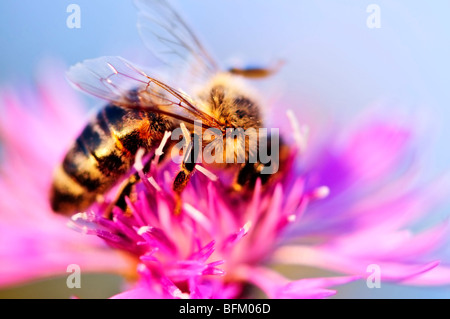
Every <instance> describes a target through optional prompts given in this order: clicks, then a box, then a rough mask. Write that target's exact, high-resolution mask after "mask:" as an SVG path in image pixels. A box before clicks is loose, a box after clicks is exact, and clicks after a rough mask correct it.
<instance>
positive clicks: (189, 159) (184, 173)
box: [172, 134, 200, 215]
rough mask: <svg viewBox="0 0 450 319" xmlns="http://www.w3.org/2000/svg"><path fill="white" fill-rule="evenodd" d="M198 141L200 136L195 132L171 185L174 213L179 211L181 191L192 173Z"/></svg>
mask: <svg viewBox="0 0 450 319" xmlns="http://www.w3.org/2000/svg"><path fill="white" fill-rule="evenodd" d="M199 141H200V137H199V136H198V135H197V134H193V138H192V140H191V143H190V144H189V145H188V147H187V149H186V154H185V156H184V158H183V162H182V163H181V170H180V171H179V172H178V174H177V176H176V177H175V180H174V182H173V185H172V189H173V191H174V192H175V209H174V213H175V215H179V214H180V213H181V206H182V201H181V193H182V192H183V190H184V189H185V187H186V185H187V184H188V182H189V180H190V178H191V176H192V175H193V174H194V170H195V164H196V161H197V158H198V154H199V151H200V149H199Z"/></svg>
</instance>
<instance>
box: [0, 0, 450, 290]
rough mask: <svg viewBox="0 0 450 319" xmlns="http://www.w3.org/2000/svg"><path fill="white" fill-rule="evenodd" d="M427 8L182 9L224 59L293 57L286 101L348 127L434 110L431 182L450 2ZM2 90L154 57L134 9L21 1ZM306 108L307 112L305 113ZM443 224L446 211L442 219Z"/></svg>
mask: <svg viewBox="0 0 450 319" xmlns="http://www.w3.org/2000/svg"><path fill="white" fill-rule="evenodd" d="M70 3H76V4H78V5H79V6H80V8H81V28H80V29H69V28H68V27H67V26H66V19H67V17H68V15H69V14H68V13H67V12H66V8H67V6H68V5H69V4H70ZM371 3H375V4H377V5H379V6H380V8H381V28H380V29H369V28H368V27H367V26H366V19H367V17H368V15H369V14H368V13H367V12H366V8H367V6H368V5H369V4H371ZM437 3H438V2H433V3H431V2H425V1H406V0H403V1H400V0H397V1H393V0H389V1H387V0H386V1H381V0H380V1H373V2H372V1H354V0H341V1H332V0H319V1H297V0H290V1H287V0H282V1H275V0H270V1H264V2H263V1H257V0H253V1H242V0H240V1H238V0H215V1H200V0H192V1H179V2H178V7H179V9H180V10H181V11H182V13H183V16H185V17H187V19H188V21H189V22H190V23H191V24H192V25H193V26H194V29H195V30H199V33H200V34H201V38H202V39H203V40H205V42H206V43H207V44H208V47H209V48H212V51H213V52H214V53H215V55H216V57H217V58H218V59H219V60H222V61H225V62H231V61H233V59H239V60H241V61H245V62H249V63H261V64H264V63H267V62H269V61H273V60H275V59H277V58H284V59H285V60H286V62H287V64H286V66H285V67H284V68H283V69H282V70H281V72H280V73H279V74H278V75H277V81H278V83H281V84H280V86H281V87H283V90H284V92H283V94H287V95H289V94H291V95H292V94H294V93H295V94H296V95H297V96H302V98H303V99H305V100H310V101H314V103H316V104H318V105H320V106H321V107H324V108H327V109H328V110H329V111H330V112H331V114H333V116H335V117H336V118H339V119H347V118H349V117H352V116H353V114H355V111H359V110H363V109H364V108H365V107H367V106H368V105H370V104H371V103H373V102H374V101H378V100H380V99H382V100H384V101H389V102H390V103H392V105H393V107H396V106H398V107H399V108H400V107H402V108H407V109H408V110H410V111H411V112H417V110H419V109H426V110H427V112H429V114H431V119H432V121H433V127H434V128H435V129H436V131H435V132H434V133H433V136H430V140H429V145H428V148H427V151H426V153H424V154H423V156H424V158H425V159H426V163H428V166H427V168H426V173H427V174H429V175H430V176H432V175H433V174H436V173H439V172H440V171H441V170H442V169H444V168H446V167H448V164H449V163H450V147H449V145H448V144H449V143H448V136H450V125H448V119H449V118H450V108H449V107H448V104H449V101H450V89H449V84H450V63H449V62H448V60H449V58H450V45H449V43H450V22H449V19H448V16H449V13H450V2H445V1H440V2H439V4H437ZM0 48H1V59H0V83H1V84H9V83H15V84H18V83H23V81H24V79H28V80H29V81H31V80H32V79H33V74H34V73H35V71H36V67H37V65H38V64H39V62H40V61H41V60H42V59H44V58H49V57H53V58H58V59H60V60H62V61H63V62H64V63H65V64H66V65H67V66H69V65H71V64H74V63H76V62H79V61H81V60H83V59H86V58H94V57H98V56H102V55H122V56H124V57H126V58H129V59H130V60H133V61H137V62H141V63H144V64H145V63H146V62H147V61H151V59H152V58H151V56H150V55H149V53H148V52H147V51H146V49H145V48H144V46H143V44H142V43H141V41H140V38H139V36H138V33H137V30H136V9H135V7H134V6H133V4H132V2H131V1H114V2H113V1H106V0H89V1H88V0H77V1H62V0H59V1H54V0H40V1H34V0H21V1H1V2H0ZM299 107H300V106H299ZM442 214H443V215H444V214H445V212H443V213H442ZM338 296H339V297H342V298H345V297H360V298H376V297H405V298H417V297H419V298H420V297H421V298H423V297H441V298H448V297H449V296H450V290H449V288H448V287H447V288H413V287H398V286H395V285H388V284H386V285H383V286H382V288H381V289H368V288H367V287H365V285H364V284H359V283H358V284H351V285H349V286H348V287H347V288H345V289H341V290H340V293H339V295H338Z"/></svg>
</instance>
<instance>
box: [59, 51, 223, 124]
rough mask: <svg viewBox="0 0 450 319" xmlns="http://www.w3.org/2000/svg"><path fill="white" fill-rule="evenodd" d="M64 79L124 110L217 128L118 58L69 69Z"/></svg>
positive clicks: (213, 121)
mask: <svg viewBox="0 0 450 319" xmlns="http://www.w3.org/2000/svg"><path fill="white" fill-rule="evenodd" d="M67 78H68V79H69V81H70V82H71V83H72V84H73V85H74V86H75V87H76V88H78V89H80V90H82V91H84V92H87V93H89V94H92V95H94V96H96V97H99V98H102V99H105V100H107V101H109V102H112V103H114V104H115V105H119V106H122V107H126V108H133V109H143V110H147V111H152V112H157V113H161V114H165V115H167V116H170V117H172V118H176V119H179V120H182V121H185V122H188V123H193V122H194V121H195V120H201V121H202V123H203V125H204V126H206V127H218V126H219V123H218V121H217V120H216V119H214V118H213V117H211V116H210V115H208V114H206V113H204V112H203V111H201V110H199V109H198V108H197V107H195V105H194V102H193V101H192V99H191V98H190V97H189V96H188V95H187V94H185V93H182V92H180V91H177V90H176V89H174V88H172V87H170V86H169V85H167V84H165V83H163V82H161V81H159V80H157V79H155V78H152V77H150V76H149V75H147V74H146V73H145V72H144V71H142V70H141V69H140V68H138V67H136V66H134V65H133V64H132V63H131V62H129V61H127V60H125V59H124V58H121V57H115V56H104V57H100V58H96V59H91V60H85V61H83V62H81V63H77V64H76V65H74V66H72V67H71V68H70V69H69V71H68V72H67Z"/></svg>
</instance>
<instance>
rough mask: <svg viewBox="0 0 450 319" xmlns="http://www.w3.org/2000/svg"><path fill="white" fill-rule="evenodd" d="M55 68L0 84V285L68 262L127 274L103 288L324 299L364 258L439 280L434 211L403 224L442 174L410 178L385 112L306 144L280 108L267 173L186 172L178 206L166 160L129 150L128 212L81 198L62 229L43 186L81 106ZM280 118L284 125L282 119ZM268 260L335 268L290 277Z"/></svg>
mask: <svg viewBox="0 0 450 319" xmlns="http://www.w3.org/2000/svg"><path fill="white" fill-rule="evenodd" d="M61 74H62V72H60V71H59V69H58V68H56V69H53V71H52V72H47V74H46V75H45V77H43V79H42V82H41V83H40V85H39V87H38V89H37V90H30V89H25V91H24V90H23V88H22V89H21V91H14V90H3V92H2V93H1V104H2V112H3V114H2V117H1V120H0V121H1V126H0V134H1V136H2V140H3V147H4V152H3V153H4V159H3V162H2V166H1V172H2V174H1V175H0V176H1V180H0V193H1V194H2V201H1V203H0V208H1V211H0V214H1V222H0V228H1V232H0V234H1V235H0V236H1V237H0V240H1V242H0V256H1V260H2V263H1V268H0V275H1V277H0V284H2V285H10V284H13V283H17V282H21V281H26V280H31V279H34V278H39V277H44V276H50V275H56V274H61V273H65V272H66V268H67V266H68V265H69V264H79V265H80V266H81V268H82V269H83V270H90V271H114V272H119V273H123V274H125V273H127V274H130V273H131V274H134V276H133V277H134V278H137V279H136V280H135V281H134V282H132V283H130V285H131V288H130V290H127V291H124V292H123V293H121V294H119V295H116V296H114V297H115V298H238V297H246V296H245V295H243V293H244V289H243V288H244V287H245V286H246V285H254V286H257V287H259V288H260V289H261V290H262V291H263V292H264V293H265V294H266V295H267V296H268V297H270V298H323V297H328V296H331V295H333V294H335V293H336V291H335V290H332V289H330V287H333V286H337V285H342V284H345V283H348V282H351V281H354V280H358V279H360V278H364V277H366V276H368V273H367V269H368V268H367V267H368V266H370V265H373V264H375V265H378V266H379V268H380V269H381V280H382V281H393V282H398V283H400V282H401V283H407V284H427V285H430V284H448V283H449V281H450V279H449V278H450V276H449V268H448V264H447V263H446V262H445V261H441V257H442V256H440V255H439V253H438V250H439V249H440V248H442V247H444V246H445V245H446V244H448V229H447V223H442V224H439V225H437V226H434V227H432V228H430V229H428V230H425V231H422V232H420V233H417V234H414V233H413V232H412V231H410V230H409V229H410V228H411V226H412V225H413V223H414V222H416V221H419V220H420V219H421V218H423V217H424V216H425V215H426V214H430V213H431V212H432V210H433V208H434V205H436V204H437V203H439V202H440V201H441V200H442V198H443V196H445V195H447V194H446V193H447V189H448V187H446V184H445V180H444V181H442V182H433V183H431V184H430V185H421V184H420V183H417V175H418V170H417V168H416V167H415V161H414V159H415V158H414V156H413V155H414V154H415V152H417V149H415V148H414V147H415V145H414V130H413V128H412V127H407V126H405V125H399V123H398V122H397V121H395V120H385V119H376V120H374V119H373V118H370V119H367V120H366V122H364V123H362V124H360V125H358V126H357V127H356V128H354V129H352V130H347V129H345V130H344V129H341V130H338V131H337V132H329V134H328V135H326V137H325V138H324V139H323V140H322V141H321V142H320V143H319V142H318V141H312V142H313V143H311V141H310V143H309V146H308V148H305V138H306V135H305V131H304V130H302V128H301V127H300V126H299V125H298V124H297V122H295V120H294V117H293V114H292V113H288V116H287V117H286V118H280V119H279V121H280V123H279V124H280V126H281V124H283V127H284V128H285V132H284V133H285V134H288V133H289V132H292V131H294V133H295V134H294V138H292V141H289V143H290V144H291V151H290V154H289V161H288V164H287V166H286V167H284V171H283V172H282V173H281V174H280V176H279V179H278V180H277V181H276V182H273V183H270V184H269V185H265V186H262V185H261V183H260V182H258V183H257V184H256V186H255V188H254V190H253V192H252V193H251V194H250V195H249V196H244V195H243V194H241V193H230V192H228V191H227V187H226V186H225V185H224V182H223V181H224V180H225V176H224V175H223V173H222V172H221V171H212V172H209V173H208V172H205V173H204V174H202V173H200V172H198V173H197V174H195V175H194V176H193V178H192V180H191V182H190V183H189V185H188V186H187V189H186V190H185V192H184V193H183V207H182V213H181V214H180V215H175V214H173V208H174V205H175V199H174V194H173V192H172V190H171V186H172V181H173V178H174V176H175V174H176V172H177V170H176V169H177V164H175V163H173V162H172V161H170V160H165V161H163V162H162V163H160V164H158V165H152V168H151V170H150V172H149V173H148V174H144V173H143V172H142V171H141V169H140V168H141V167H142V163H141V161H142V159H141V158H140V157H139V156H138V157H137V160H136V165H135V168H136V169H137V171H138V173H139V174H140V176H141V178H142V179H141V181H140V182H139V183H138V184H137V190H138V192H137V197H136V198H128V199H127V204H128V208H129V210H130V211H131V212H132V213H131V214H126V213H124V212H123V211H122V210H121V209H120V208H118V207H115V208H114V210H113V217H112V218H111V219H109V218H105V217H103V212H104V209H105V207H104V205H101V204H94V205H93V206H92V207H91V208H90V209H89V210H88V211H86V212H80V213H77V214H75V215H74V216H72V218H71V220H70V222H69V226H70V228H72V229H70V228H69V227H67V226H66V223H67V218H65V217H62V216H59V215H57V214H54V213H53V212H52V211H51V209H50V206H49V203H48V189H49V187H50V182H51V181H50V179H51V176H52V174H51V173H52V170H53V168H54V167H55V166H56V164H57V163H58V161H59V160H60V159H61V157H62V155H63V152H64V151H65V149H66V147H67V145H68V143H69V142H70V141H71V139H73V138H74V137H75V136H76V134H77V133H78V132H79V130H80V129H81V128H82V126H83V124H84V118H85V116H84V115H83V110H84V108H83V107H82V105H81V103H80V102H79V101H78V100H77V98H76V97H75V95H74V93H73V92H72V91H71V89H69V88H68V87H67V85H66V84H65V82H64V81H63V80H62V79H61ZM288 118H289V119H291V121H293V124H294V125H293V128H287V126H286V125H284V122H285V121H286V122H287V119H288ZM310 129H311V130H323V131H325V128H324V127H311V128H310ZM313 133H314V132H313ZM286 136H288V135H286ZM153 161H155V163H156V162H157V158H156V159H154V160H153ZM211 174H213V175H214V177H217V180H214V179H215V178H212V175H211ZM447 186H448V185H447ZM114 195H115V190H112V191H111V192H110V193H108V194H106V201H108V200H111V198H112V197H114ZM73 229H75V230H78V231H79V232H75V231H73ZM80 232H81V234H80ZM86 234H87V235H86ZM92 235H94V236H92ZM100 239H101V240H100ZM105 243H106V245H105ZM440 262H441V263H440ZM274 264H294V265H308V266H313V267H318V268H323V269H328V270H332V271H334V272H337V273H341V274H343V276H340V277H329V278H298V279H296V280H290V279H288V278H287V277H285V276H284V275H282V274H281V273H279V272H277V271H276V270H274V268H273V267H271V266H272V265H274Z"/></svg>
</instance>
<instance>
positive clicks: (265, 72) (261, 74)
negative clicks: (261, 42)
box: [228, 60, 284, 79]
mask: <svg viewBox="0 0 450 319" xmlns="http://www.w3.org/2000/svg"><path fill="white" fill-rule="evenodd" d="M283 64H284V61H283V60H279V61H277V63H275V64H274V65H272V66H270V67H267V68H259V67H248V68H230V69H228V72H229V73H231V74H235V75H240V76H243V77H246V78H251V79H262V78H266V77H268V76H271V75H272V74H274V73H276V72H278V71H279V70H280V68H281V67H282V66H283Z"/></svg>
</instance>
